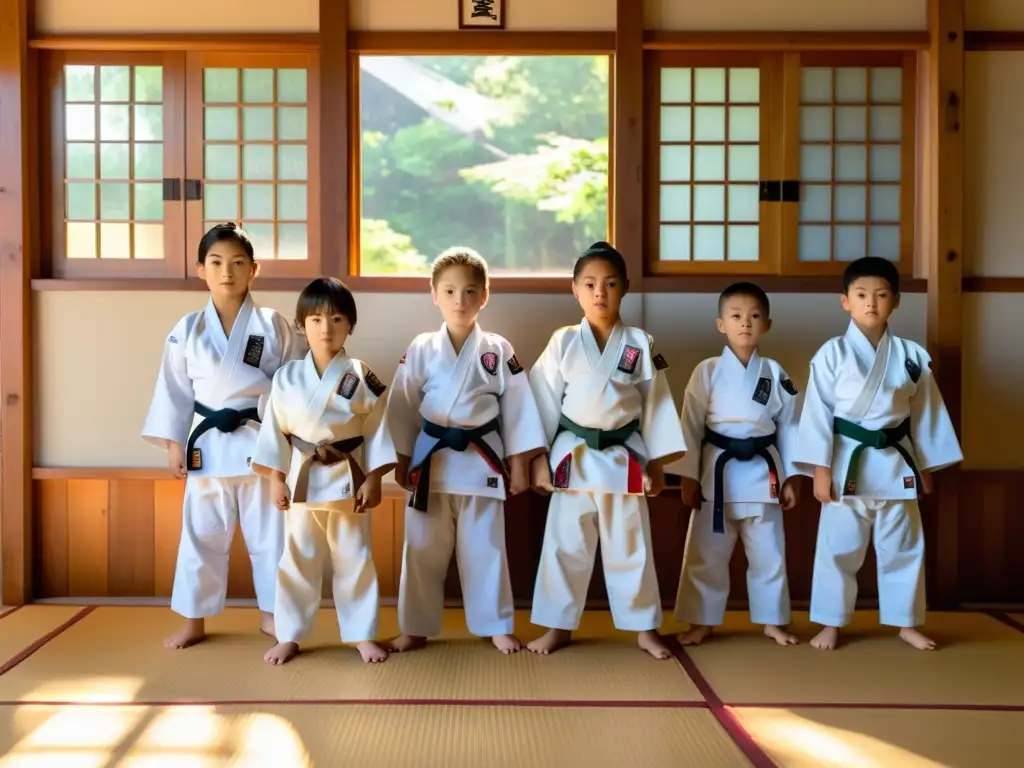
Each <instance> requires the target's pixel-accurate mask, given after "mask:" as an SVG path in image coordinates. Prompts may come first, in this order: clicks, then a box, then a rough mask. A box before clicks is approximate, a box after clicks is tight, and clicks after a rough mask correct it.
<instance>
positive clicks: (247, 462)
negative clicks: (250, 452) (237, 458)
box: [245, 456, 252, 467]
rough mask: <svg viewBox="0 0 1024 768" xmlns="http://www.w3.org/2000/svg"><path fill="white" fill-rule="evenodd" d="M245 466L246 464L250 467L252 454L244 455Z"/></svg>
mask: <svg viewBox="0 0 1024 768" xmlns="http://www.w3.org/2000/svg"><path fill="white" fill-rule="evenodd" d="M245 466H247V467H251V466H252V456H246V457H245Z"/></svg>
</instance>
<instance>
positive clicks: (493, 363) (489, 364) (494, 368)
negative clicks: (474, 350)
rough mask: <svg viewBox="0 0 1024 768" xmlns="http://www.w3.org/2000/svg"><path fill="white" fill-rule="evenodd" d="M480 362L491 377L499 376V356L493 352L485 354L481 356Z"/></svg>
mask: <svg viewBox="0 0 1024 768" xmlns="http://www.w3.org/2000/svg"><path fill="white" fill-rule="evenodd" d="M480 362H481V363H482V364H483V366H484V370H485V371H487V372H488V373H489V374H491V376H497V375H498V356H497V355H496V354H494V353H493V352H484V353H483V354H482V355H480Z"/></svg>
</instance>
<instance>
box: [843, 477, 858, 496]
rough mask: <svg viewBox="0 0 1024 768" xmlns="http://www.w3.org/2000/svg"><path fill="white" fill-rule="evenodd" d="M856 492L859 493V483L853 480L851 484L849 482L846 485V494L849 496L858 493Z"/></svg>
mask: <svg viewBox="0 0 1024 768" xmlns="http://www.w3.org/2000/svg"><path fill="white" fill-rule="evenodd" d="M856 492H857V481H856V480H851V481H850V482H848V483H847V484H846V490H845V491H844V493H846V494H847V495H849V494H851V493H856Z"/></svg>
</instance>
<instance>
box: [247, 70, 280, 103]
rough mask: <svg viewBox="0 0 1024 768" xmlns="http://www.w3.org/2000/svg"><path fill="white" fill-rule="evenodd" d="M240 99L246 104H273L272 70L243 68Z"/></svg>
mask: <svg viewBox="0 0 1024 768" xmlns="http://www.w3.org/2000/svg"><path fill="white" fill-rule="evenodd" d="M242 101H243V102H245V103H246V104H254V103H256V104H273V102H274V70H272V69H243V70H242Z"/></svg>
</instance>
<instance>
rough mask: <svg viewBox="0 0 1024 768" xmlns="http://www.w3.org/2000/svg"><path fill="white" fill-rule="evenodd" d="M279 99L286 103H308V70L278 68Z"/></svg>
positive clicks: (280, 101)
mask: <svg viewBox="0 0 1024 768" xmlns="http://www.w3.org/2000/svg"><path fill="white" fill-rule="evenodd" d="M277 101H278V103H284V104H305V103H306V70H304V69H279V70H277Z"/></svg>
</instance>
